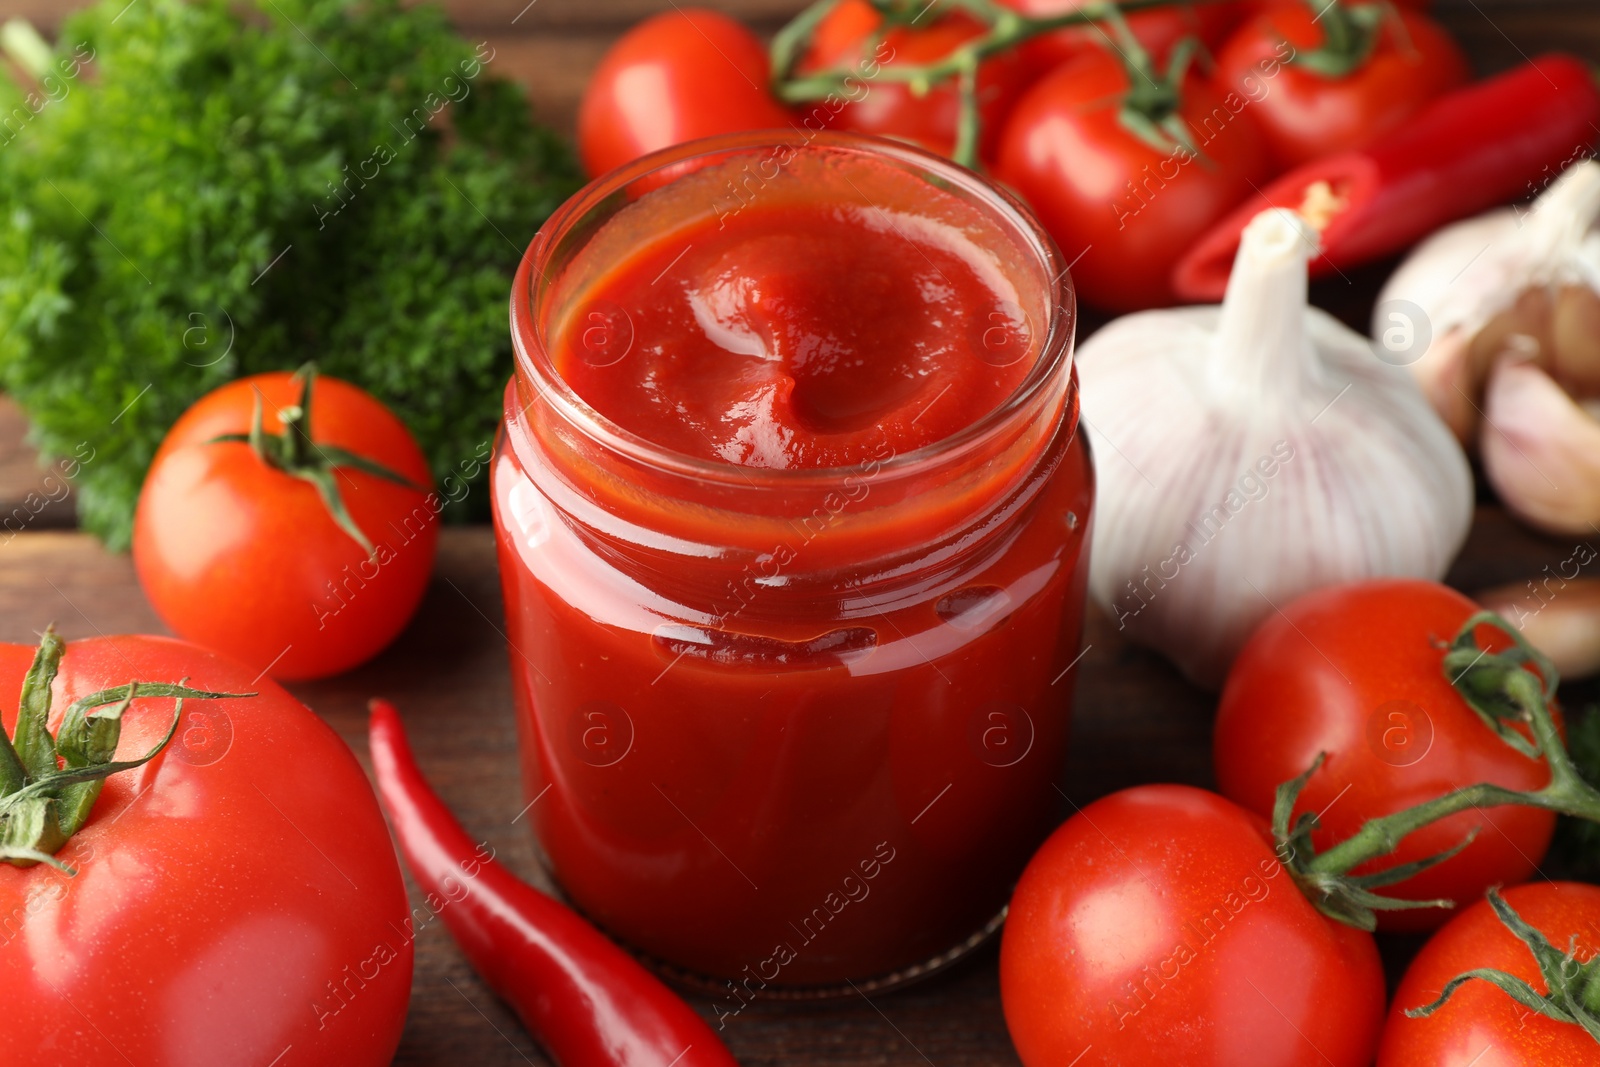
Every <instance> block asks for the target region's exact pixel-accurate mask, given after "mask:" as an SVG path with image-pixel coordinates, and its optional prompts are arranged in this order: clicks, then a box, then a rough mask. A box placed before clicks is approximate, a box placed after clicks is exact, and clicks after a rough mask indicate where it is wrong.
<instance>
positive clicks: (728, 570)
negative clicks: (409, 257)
mask: <svg viewBox="0 0 1600 1067" xmlns="http://www.w3.org/2000/svg"><path fill="white" fill-rule="evenodd" d="M797 161H799V162H797ZM801 163H803V164H804V166H801V165H800V164H801ZM807 167H820V168H824V169H826V170H827V171H829V172H830V173H834V174H842V175H843V176H844V177H845V178H847V179H848V182H847V184H848V185H849V186H850V187H851V188H855V189H860V190H865V193H864V194H863V195H867V196H869V198H874V199H881V198H882V197H886V196H898V197H900V198H901V199H904V200H906V201H907V202H908V206H910V207H913V208H914V207H915V204H914V201H915V200H916V199H917V198H918V196H922V195H933V194H932V191H933V190H937V191H938V192H939V195H952V196H955V197H958V198H960V200H961V202H962V203H963V204H965V205H969V206H971V207H973V208H974V209H976V210H977V211H978V212H980V213H981V214H982V217H983V218H984V219H985V220H987V221H986V223H985V225H986V226H988V227H990V237H991V238H992V241H991V244H990V245H988V246H985V247H986V249H987V250H988V251H989V252H991V253H992V254H993V256H994V258H995V260H996V262H997V263H999V264H1000V266H1001V268H1002V269H1003V270H1004V271H1006V272H1007V273H1008V275H1009V276H1010V277H1011V279H1012V280H1013V281H1014V282H1016V291H1017V292H1018V293H1020V294H1024V296H1023V297H1020V298H1019V299H1021V301H1022V303H1023V305H1024V306H1023V307H1022V311H1023V312H1024V315H1023V317H1022V320H1021V321H1023V322H1025V324H1026V325H1025V327H1024V328H1023V329H1022V330H1021V333H1022V336H1018V335H1017V334H1018V331H1017V330H1015V329H1010V328H1007V329H1002V330H1001V331H1000V332H999V333H997V334H994V335H992V336H991V335H985V336H983V337H980V338H974V342H975V345H976V346H977V347H978V348H981V349H983V350H985V351H986V352H987V353H988V354H987V355H984V356H983V358H996V359H1014V358H1016V352H1017V347H1018V346H1019V345H1021V346H1022V347H1024V348H1027V349H1028V350H1029V352H1030V353H1031V354H1032V355H1033V358H1034V364H1033V366H1032V368H1031V370H1030V371H1028V373H1027V374H1026V376H1025V377H1024V378H1023V380H1022V384H1021V385H1020V386H1019V387H1018V388H1016V390H1015V391H1014V392H1013V393H1012V394H1011V395H1010V396H1009V397H1008V398H1007V399H1006V400H1005V401H1004V402H1002V403H1001V404H1000V405H999V406H998V407H997V408H995V409H994V410H992V411H990V412H988V413H987V414H985V415H982V416H981V417H978V418H977V419H976V420H975V421H973V422H972V423H971V424H970V425H968V426H967V427H966V428H965V429H963V430H961V431H959V432H957V433H955V434H953V435H951V436H949V437H948V438H946V439H944V440H940V441H937V442H936V443H934V444H932V445H924V446H922V447H920V448H916V449H912V450H906V451H899V450H897V449H896V447H895V444H894V442H893V441H892V440H889V439H887V438H886V439H885V441H884V443H883V445H882V446H881V447H880V448H878V450H877V454H875V455H874V456H872V457H871V458H869V459H866V460H863V461H862V462H861V463H859V464H857V465H855V466H852V467H848V468H829V469H767V468H754V467H748V466H737V465H734V464H730V463H721V462H716V461H711V460H705V459H699V458H695V457H691V456H688V455H685V454H682V453H675V452H671V451H668V450H666V449H664V448H661V447H657V446H656V445H653V444H652V443H651V442H649V441H647V440H644V439H643V438H641V437H638V436H635V435H633V434H631V433H629V432H627V431H625V430H623V429H622V428H621V427H619V426H618V425H616V424H614V423H612V422H610V421H608V420H607V419H606V418H604V417H602V416H601V415H600V414H599V413H598V412H596V411H595V410H593V409H592V408H591V407H589V406H588V405H587V404H586V403H585V402H584V401H583V400H582V399H580V398H579V396H578V395H577V394H576V393H575V392H574V391H573V389H571V388H570V387H569V386H568V385H567V383H565V382H564V381H563V380H562V378H561V376H560V375H559V374H558V373H557V369H556V366H555V364H554V362H553V361H552V359H551V356H550V354H549V351H548V349H547V341H548V339H549V330H550V329H551V324H552V323H554V322H558V321H564V320H563V318H562V317H563V316H570V315H577V316H579V317H580V321H583V322H585V323H592V329H593V330H594V331H595V333H594V336H593V338H592V340H593V342H594V343H593V345H592V346H591V347H592V348H593V351H594V352H595V354H596V358H601V359H606V360H611V359H616V360H618V361H620V360H624V359H626V353H627V349H628V347H629V345H630V344H631V340H632V333H631V331H632V328H633V324H632V323H631V322H630V321H629V320H628V316H627V315H626V314H623V313H621V312H620V309H618V308H615V307H613V306H610V305H607V304H605V302H603V301H600V302H593V303H591V304H588V305H585V306H582V307H574V306H569V305H571V304H572V303H573V302H574V301H578V300H580V299H581V298H580V297H579V296H578V295H576V294H580V293H581V292H583V291H584V289H583V284H582V283H583V282H584V281H585V279H590V280H592V277H591V276H592V275H593V273H594V271H595V270H597V269H603V265H604V263H605V262H606V260H607V257H608V256H610V255H611V254H612V253H613V252H615V251H620V250H621V249H622V248H624V247H626V245H627V243H628V242H629V241H630V240H632V239H640V238H642V237H643V236H644V235H658V234H659V233H661V232H663V231H664V230H671V229H672V228H674V227H677V226H683V225H688V224H692V223H694V222H696V221H699V222H702V223H703V222H704V221H705V219H706V218H707V217H711V218H717V217H719V216H718V215H717V214H716V213H718V212H724V211H728V210H733V208H732V207H730V204H731V203H732V201H730V200H729V195H730V194H729V190H735V192H738V190H739V188H740V186H739V185H738V184H737V183H736V182H735V181H734V180H733V179H734V178H735V177H736V176H738V175H749V174H756V175H765V174H768V173H769V172H777V174H776V176H774V177H773V178H770V179H767V180H766V183H765V184H763V185H761V186H759V187H757V188H756V190H755V192H753V193H750V194H749V195H763V196H794V197H808V196H816V195H823V194H821V193H819V192H818V191H817V190H818V189H819V188H820V187H819V186H818V185H817V184H816V183H813V182H807V181H794V180H788V179H787V178H785V177H784V176H783V174H782V172H783V171H784V169H785V168H789V169H790V170H791V171H792V170H804V169H805V168H807ZM792 177H793V174H792V173H791V174H790V175H788V178H792ZM743 188H744V190H745V191H747V192H748V191H749V190H750V188H751V186H750V184H749V183H748V182H745V183H744V186H743ZM919 190H920V191H921V192H919ZM739 202H740V203H741V204H742V203H743V202H744V201H743V200H742V199H741V200H740V201H739ZM1074 318H1075V314H1074V303H1073V295H1072V289H1071V282H1070V280H1069V279H1068V276H1067V271H1066V270H1065V268H1064V266H1063V265H1062V263H1061V262H1060V255H1059V252H1058V251H1057V250H1056V248H1055V247H1054V245H1053V244H1052V243H1051V241H1050V239H1049V237H1048V236H1046V235H1045V234H1044V232H1043V231H1042V230H1041V229H1040V228H1039V226H1038V224H1037V223H1036V222H1035V221H1034V220H1033V218H1032V217H1031V216H1030V215H1029V214H1028V213H1027V211H1026V210H1025V209H1024V208H1022V207H1021V206H1020V205H1019V204H1018V202H1017V201H1015V200H1014V199H1012V198H1011V197H1010V196H1008V195H1006V194H1005V193H1003V192H1001V191H1000V190H998V189H996V188H995V187H994V186H992V185H990V184H989V183H987V182H986V181H985V180H984V179H982V178H981V177H979V176H977V175H975V174H973V173H971V172H969V171H966V170H964V169H962V168H960V167H957V166H956V165H954V164H952V163H950V162H949V161H947V160H944V159H942V158H939V157H936V156H933V155H929V154H926V153H923V152H921V151H918V150H915V149H912V148H909V147H905V146H902V145H897V144H893V143H890V142H886V141H879V140H875V139H871V138H863V137H856V136H851V135H844V134H815V135H801V134H798V133H787V132H773V131H768V132H765V133H755V134H740V135H735V136H731V137H726V138H718V139H713V140H709V141H701V142H696V143H693V144H689V145H684V146H680V147H678V148H675V149H670V150H668V151H667V152H664V153H659V154H657V155H655V156H652V157H648V158H647V159H644V160H641V161H639V162H637V163H635V164H631V165H630V166H628V167H625V168H623V169H621V170H619V171H617V172H614V173H612V174H610V175H608V176H606V177H604V178H601V179H599V180H598V181H596V182H594V183H593V184H591V185H590V186H589V187H587V188H586V189H584V190H583V191H582V192H580V193H578V194H577V195H576V196H574V197H573V198H572V199H571V200H570V201H568V202H567V203H566V204H565V205H564V206H563V207H562V208H561V209H560V210H558V211H557V212H556V214H555V215H553V216H552V217H551V219H550V220H549V222H548V223H547V224H546V226H545V228H544V229H543V230H542V231H541V232H540V233H539V234H538V235H537V236H536V237H535V238H534V240H533V242H532V244H531V245H530V246H529V249H528V251H527V254H526V255H525V256H524V257H523V260H522V264H521V269H520V270H519V272H518V274H517V278H516V282H515V287H514V289H513V293H512V301H511V328H512V334H513V339H514V342H515V347H516V373H515V376H514V377H513V379H512V381H511V383H510V384H509V386H508V388H507V390H506V397H505V423H504V427H503V431H502V434H501V438H500V441H499V444H498V449H497V452H496V456H495V459H494V464H493V468H492V493H493V502H494V521H495V527H496V531H497V536H498V544H499V561H500V574H501V582H502V587H503V590H504V595H505V608H506V625H507V636H508V640H509V643H510V648H511V652H510V659H511V667H512V672H513V676H514V684H515V691H516V699H517V722H518V729H519V743H520V747H521V759H522V768H523V776H524V782H525V787H526V799H527V800H528V801H529V803H530V804H531V807H530V808H529V809H528V818H529V819H530V821H531V822H532V824H533V827H534V831H535V833H536V835H537V837H538V841H539V843H540V845H541V847H542V850H543V853H544V855H545V857H546V860H547V862H548V865H549V868H550V871H551V873H552V874H553V876H554V878H555V880H556V881H557V883H558V884H559V885H560V887H561V888H562V890H563V891H564V892H565V894H566V895H567V897H568V898H569V899H570V900H571V901H572V902H573V903H574V904H575V905H576V906H577V907H578V908H579V909H580V910H581V911H583V912H584V913H585V914H586V915H588V916H589V917H590V918H591V919H593V920H594V921H595V922H597V923H598V924H599V925H600V926H601V927H603V928H604V929H605V930H606V931H607V932H609V933H610V934H611V935H612V936H614V937H615V938H616V939H617V940H619V941H620V942H621V943H623V944H625V945H627V946H629V947H630V948H632V949H634V950H635V951H638V952H640V953H642V954H644V955H646V956H647V957H651V958H653V959H654V960H656V961H659V962H662V963H665V964H667V965H669V966H670V967H671V968H673V969H676V970H677V971H678V972H680V973H685V972H686V973H687V974H688V975H691V976H695V977H698V978H701V979H709V980H711V984H712V985H713V986H714V987H715V988H716V989H717V990H718V991H719V992H720V993H721V997H720V1000H719V1007H718V1009H717V1010H718V1013H719V1015H720V1014H723V1013H736V1012H737V1010H738V1009H739V1008H740V1007H742V1006H743V1004H744V1003H745V1002H746V1001H748V1000H749V999H750V998H751V997H752V996H754V995H757V994H760V993H763V992H766V993H773V992H786V993H789V994H791V995H805V994H810V993H818V992H822V991H825V990H828V989H830V988H832V987H839V986H844V983H846V982H854V983H855V985H856V986H857V987H859V988H861V989H863V990H867V989H871V988H879V987H882V986H886V985H890V984H894V983H897V982H901V981H905V980H907V979H909V978H914V977H917V976H919V975H922V974H925V973H929V972H930V971H932V970H933V969H936V968H937V967H938V966H941V965H943V964H944V963H947V962H950V961H951V960H953V959H955V958H957V957H958V956H959V955H960V954H961V953H962V952H963V951H965V950H967V949H970V948H971V947H973V946H975V945H977V944H978V943H980V942H981V941H982V940H983V938H984V937H986V936H987V935H988V934H990V933H992V932H993V931H994V930H995V929H996V928H997V927H998V924H999V921H1000V918H1001V917H1002V916H1003V914H1004V908H1005V904H1006V900H1007V898H1008V896H1009V893H1010V890H1011V888H1012V885H1013V884H1014V882H1015V880H1016V878H1017V876H1018V875H1019V874H1020V873H1021V871H1022V868H1023V866H1024V865H1025V864H1026V862H1027V860H1028V857H1029V856H1030V854H1031V853H1032V851H1033V849H1034V848H1035V847H1036V846H1037V845H1038V844H1039V843H1040V841H1042V839H1043V838H1044V836H1045V835H1046V834H1047V833H1048V831H1049V830H1050V829H1051V828H1052V827H1053V826H1054V825H1055V822H1056V820H1057V818H1058V815H1059V809H1058V804H1059V802H1060V797H1059V795H1058V793H1057V791H1056V789H1055V782H1056V779H1057V777H1058V775H1059V774H1060V772H1061V770H1062V767H1063V762H1064V758H1065V746H1066V743H1067V727H1068V720H1069V717H1070V710H1071V703H1072V688H1073V666H1074V665H1075V663H1076V661H1077V657H1078V654H1079V648H1080V641H1081V630H1082V621H1083V607H1084V590H1085V580H1086V575H1087V545H1088V538H1089V527H1090V506H1091V502H1092V500H1093V495H1094V491H1093V478H1092V472H1091V467H1090V462H1089V455H1088V450H1087V442H1086V441H1084V440H1083V439H1082V438H1081V437H1079V436H1078V435H1077V434H1076V432H1075V431H1076V429H1077V385H1076V379H1075V377H1074V374H1073V370H1072V342H1073V329H1074ZM1034 324H1037V328H1036V329H1035V325H1034ZM586 343H587V342H586ZM997 352H998V353H1002V354H1000V355H995V353H997ZM844 988H845V990H846V991H848V986H844Z"/></svg>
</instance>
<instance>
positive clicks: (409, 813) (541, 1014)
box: [368, 700, 737, 1067]
mask: <svg viewBox="0 0 1600 1067" xmlns="http://www.w3.org/2000/svg"><path fill="white" fill-rule="evenodd" d="M369 706H370V708H371V711H372V719H371V723H370V725H369V729H368V737H369V739H370V741H371V745H372V765H373V769H374V770H375V771H376V772H377V778H378V794H379V796H381V797H382V798H383V805H384V807H385V808H386V809H388V812H389V818H390V821H391V822H392V823H393V826H394V831H395V835H396V836H397V837H398V838H399V839H400V848H401V850H402V851H403V852H404V853H405V856H406V860H407V862H408V863H409V865H410V867H411V873H412V875H413V877H415V878H416V880H417V885H418V886H419V887H421V889H422V890H423V891H424V892H425V893H430V894H433V895H435V896H436V897H438V898H439V899H441V900H444V901H446V902H447V903H446V904H445V905H444V906H443V908H442V909H441V910H440V911H439V914H440V916H441V917H442V918H443V919H444V924H445V926H446V927H448V928H449V930H450V933H451V934H452V935H453V936H454V937H455V939H456V943H457V944H458V945H460V946H461V950H462V952H464V953H465V954H466V957H467V959H468V961H469V962H471V964H472V966H473V968H474V969H476V970H477V972H478V973H479V974H480V975H482V976H483V979H484V981H486V982H488V983H489V986H490V987H491V988H492V989H494V991H495V992H496V993H498V994H500V996H502V997H504V998H505V1000H506V1001H507V1002H509V1003H510V1004H511V1006H512V1007H513V1008H515V1009H516V1011H517V1014H518V1015H520V1016H521V1017H522V1021H523V1023H524V1024H525V1025H526V1026H527V1027H528V1029H529V1030H530V1031H531V1032H532V1033H533V1035H534V1037H536V1038H538V1040H539V1041H540V1043H542V1044H543V1045H544V1047H545V1048H546V1049H547V1050H548V1051H549V1052H550V1054H551V1055H552V1056H553V1057H554V1058H555V1059H556V1061H557V1062H558V1063H560V1064H561V1065H562V1067H609V1065H615V1067H737V1065H736V1063H735V1061H734V1058H733V1056H732V1055H730V1054H729V1052H728V1050H727V1048H726V1047H725V1046H724V1045H723V1044H722V1042H721V1041H720V1040H719V1039H718V1038H717V1035H716V1034H715V1033H713V1032H712V1030H711V1027H710V1026H708V1025H707V1024H706V1023H705V1021H704V1020H703V1019H701V1018H700V1016H698V1015H696V1014H695V1013H694V1011H693V1009H691V1008H690V1007H689V1006H688V1005H687V1004H685V1003H684V1002H683V1000H682V999H680V998H679V997H678V996H677V995H676V994H674V993H673V992H672V991H671V990H670V989H668V988H667V987H666V986H665V985H663V984H662V983H661V982H660V980H659V979H657V978H656V977H655V976H654V975H652V974H651V973H650V972H649V971H647V970H645V969H644V967H643V966H641V965H640V964H639V963H638V962H637V961H635V960H634V959H633V957H631V956H629V955H628V954H627V953H626V952H624V951H623V950H622V949H620V948H618V947H617V946H616V945H615V944H613V943H612V942H611V941H608V940H607V939H606V938H605V936H604V935H602V934H601V933H600V931H598V930H596V929H595V928H594V927H593V926H591V925H589V923H587V922H585V921H584V920H583V919H582V918H580V917H579V916H578V915H577V914H576V913H575V912H573V911H572V910H571V909H570V908H567V907H566V906H564V905H562V904H560V903H558V902H557V901H555V900H552V899H551V898H550V897H547V896H545V895H544V894H543V893H541V892H539V891H538V890H536V889H534V888H533V887H532V886H530V885H528V884H527V883H525V882H522V881H520V880H518V879H517V877H516V876H515V875H513V874H512V873H511V872H510V871H508V870H506V869H505V868H504V867H503V866H501V865H500V864H499V863H498V862H496V861H495V860H494V859H493V857H492V855H491V856H488V857H485V856H484V855H483V852H482V850H481V849H480V847H479V846H478V845H476V844H474V843H473V841H472V839H471V838H470V837H468V836H467V835H466V832H465V831H463V830H462V829H461V824H460V823H458V822H456V820H455V817H454V816H452V815H451V814H450V810H449V809H448V808H446V807H445V806H444V802H443V801H441V800H440V799H439V798H438V796H437V795H436V794H435V793H434V792H433V790H431V789H430V788H428V783H427V781H426V779H424V778H423V777H422V772H421V770H419V769H418V767H417V764H416V760H415V759H414V758H413V757H412V755H411V746H410V745H409V744H408V743H407V741H406V736H405V730H404V729H403V728H402V727H401V725H400V716H399V714H398V713H397V712H396V711H395V709H394V706H393V705H392V704H390V703H389V702H387V701H384V700H374V701H372V702H371V704H370V705H369Z"/></svg>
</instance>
